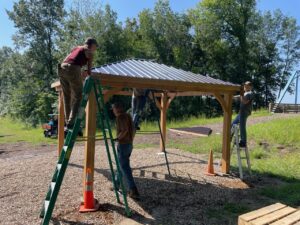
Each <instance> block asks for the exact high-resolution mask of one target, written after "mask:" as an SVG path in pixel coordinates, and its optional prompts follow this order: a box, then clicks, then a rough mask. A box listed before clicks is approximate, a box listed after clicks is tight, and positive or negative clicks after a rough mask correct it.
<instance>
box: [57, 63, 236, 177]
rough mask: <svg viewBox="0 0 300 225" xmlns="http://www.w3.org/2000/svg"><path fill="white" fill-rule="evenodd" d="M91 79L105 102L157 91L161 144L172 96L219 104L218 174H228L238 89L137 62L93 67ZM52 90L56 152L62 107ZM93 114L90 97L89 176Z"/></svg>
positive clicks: (61, 139) (60, 142)
mask: <svg viewBox="0 0 300 225" xmlns="http://www.w3.org/2000/svg"><path fill="white" fill-rule="evenodd" d="M92 76H93V77H94V78H97V79H101V83H102V85H103V86H105V87H107V90H104V91H103V94H104V99H105V101H107V100H108V99H109V98H110V97H111V96H113V95H131V94H132V92H131V91H128V89H129V90H130V88H139V89H154V90H158V91H159V92H160V94H156V96H157V97H159V98H160V101H159V102H160V107H159V109H160V112H161V113H160V117H161V118H160V121H161V128H162V134H163V137H164V140H166V132H167V129H166V115H167V110H168V107H169V105H170V103H171V101H172V99H173V98H174V96H199V95H212V96H214V97H215V98H216V99H217V100H218V102H219V103H220V104H221V106H222V109H223V112H224V119H223V139H222V172H223V173H228V172H229V167H230V128H231V116H232V97H233V95H234V94H236V92H237V91H239V90H240V86H239V85H235V84H232V83H229V82H225V81H222V80H218V79H214V78H211V77H209V76H203V75H200V74H195V73H192V72H188V71H184V70H181V69H177V68H174V67H171V66H167V65H164V64H159V63H156V62H153V61H149V60H137V59H130V60H125V61H120V62H116V63H112V64H107V65H104V66H101V67H97V68H95V69H93V71H92ZM52 87H53V88H56V90H57V91H58V92H59V123H58V151H60V150H61V149H62V146H63V144H64V106H63V100H62V99H63V98H62V91H61V88H60V83H59V82H55V83H53V84H52ZM96 110H97V109H96V104H95V96H94V94H92V95H91V96H90V97H89V101H88V105H87V108H86V131H85V132H86V133H85V136H86V137H87V141H86V143H85V165H84V169H85V170H86V168H92V172H93V169H94V154H95V134H96V113H97V112H96ZM161 143H162V141H161ZM161 149H162V144H161ZM84 174H86V171H84ZM92 176H93V173H92Z"/></svg>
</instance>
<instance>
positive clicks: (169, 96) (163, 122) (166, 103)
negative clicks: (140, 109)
mask: <svg viewBox="0 0 300 225" xmlns="http://www.w3.org/2000/svg"><path fill="white" fill-rule="evenodd" d="M175 97H176V94H175V93H168V92H163V93H161V98H160V102H159V101H158V100H157V99H156V97H155V99H154V100H155V103H156V106H157V107H158V109H159V110H160V127H161V132H162V137H163V140H162V139H160V151H162V152H163V151H164V146H163V141H164V142H165V143H166V139H167V111H168V108H169V107H170V104H171V102H172V100H173V99H174V98H175Z"/></svg>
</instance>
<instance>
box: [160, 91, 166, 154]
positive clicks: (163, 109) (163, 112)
mask: <svg viewBox="0 0 300 225" xmlns="http://www.w3.org/2000/svg"><path fill="white" fill-rule="evenodd" d="M167 104H168V95H167V93H162V94H161V100H160V107H161V109H160V127H161V132H162V137H163V140H162V138H161V139H160V150H161V151H162V152H163V151H164V145H163V141H164V142H165V144H166V137H167V109H168V108H167Z"/></svg>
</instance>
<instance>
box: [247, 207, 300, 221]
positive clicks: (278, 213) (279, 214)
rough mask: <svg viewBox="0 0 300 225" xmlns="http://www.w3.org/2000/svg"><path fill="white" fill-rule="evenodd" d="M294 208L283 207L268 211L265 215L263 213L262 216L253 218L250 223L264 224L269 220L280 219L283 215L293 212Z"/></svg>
mask: <svg viewBox="0 0 300 225" xmlns="http://www.w3.org/2000/svg"><path fill="white" fill-rule="evenodd" d="M295 211H296V209H294V208H292V207H289V206H287V207H284V208H282V209H279V210H276V211H274V212H272V213H269V214H267V215H264V216H262V217H259V218H257V219H255V220H252V221H251V222H250V224H251V225H265V224H269V223H271V222H274V221H276V220H278V219H281V218H282V217H284V216H287V215H289V214H291V213H293V212H295Z"/></svg>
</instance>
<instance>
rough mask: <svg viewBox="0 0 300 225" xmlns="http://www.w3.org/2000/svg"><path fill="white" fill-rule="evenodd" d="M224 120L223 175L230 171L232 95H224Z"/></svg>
mask: <svg viewBox="0 0 300 225" xmlns="http://www.w3.org/2000/svg"><path fill="white" fill-rule="evenodd" d="M224 104H225V108H223V111H224V118H223V140H222V173H228V172H229V169H230V132H231V117H232V95H230V94H226V95H224Z"/></svg>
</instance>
